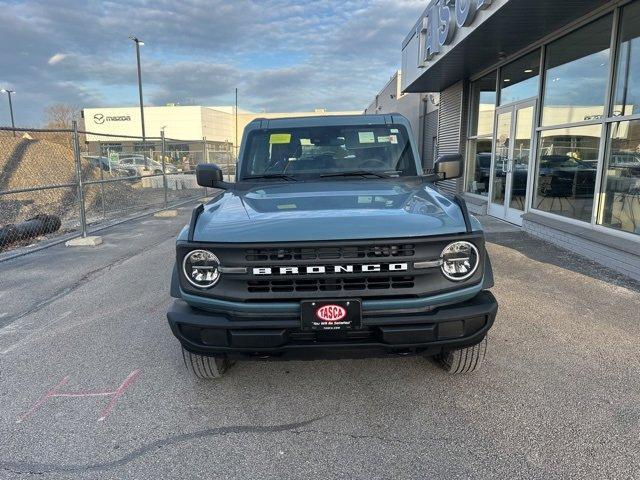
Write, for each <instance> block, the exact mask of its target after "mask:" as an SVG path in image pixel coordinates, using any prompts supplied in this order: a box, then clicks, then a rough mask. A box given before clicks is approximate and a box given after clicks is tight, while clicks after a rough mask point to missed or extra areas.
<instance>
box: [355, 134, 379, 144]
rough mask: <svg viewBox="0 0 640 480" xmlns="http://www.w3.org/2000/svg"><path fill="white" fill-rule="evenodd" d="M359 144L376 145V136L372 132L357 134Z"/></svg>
mask: <svg viewBox="0 0 640 480" xmlns="http://www.w3.org/2000/svg"><path fill="white" fill-rule="evenodd" d="M358 140H359V141H360V143H376V136H375V135H374V134H373V132H358Z"/></svg>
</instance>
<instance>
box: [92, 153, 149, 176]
mask: <svg viewBox="0 0 640 480" xmlns="http://www.w3.org/2000/svg"><path fill="white" fill-rule="evenodd" d="M84 158H85V159H86V160H87V161H88V162H89V164H91V165H92V166H94V167H97V168H100V169H102V170H103V171H105V172H109V173H111V174H112V175H116V176H119V177H137V176H139V175H138V171H137V169H136V168H133V167H131V166H126V165H122V164H121V163H120V162H119V161H118V160H115V159H113V158H109V157H104V156H99V155H85V156H84Z"/></svg>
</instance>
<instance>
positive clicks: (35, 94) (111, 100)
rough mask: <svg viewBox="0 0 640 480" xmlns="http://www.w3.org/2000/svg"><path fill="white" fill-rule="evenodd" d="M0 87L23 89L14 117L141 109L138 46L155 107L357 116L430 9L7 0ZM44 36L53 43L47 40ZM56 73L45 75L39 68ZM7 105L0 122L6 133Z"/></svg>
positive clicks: (324, 1) (388, 2)
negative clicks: (51, 109)
mask: <svg viewBox="0 0 640 480" xmlns="http://www.w3.org/2000/svg"><path fill="white" fill-rule="evenodd" d="M0 7H1V8H0V24H1V25H3V28H2V29H0V43H1V44H5V45H7V44H9V45H12V48H11V49H0V64H1V65H3V69H2V71H1V72H0V84H11V85H14V86H15V87H16V89H17V90H19V91H20V92H21V100H20V102H19V103H18V104H17V105H16V117H17V120H18V121H19V123H21V124H23V125H36V124H38V123H39V122H40V121H41V115H42V111H43V109H44V108H45V107H46V106H47V105H48V104H51V103H57V102H63V103H70V104H76V105H82V106H103V105H104V106H114V105H130V104H135V102H136V98H137V90H136V88H137V74H136V62H135V53H134V46H133V43H132V42H131V41H130V40H129V39H128V36H129V35H131V34H135V35H136V36H138V37H139V38H141V39H142V40H143V41H144V42H145V46H144V47H142V51H141V54H142V73H143V85H144V93H145V100H146V102H147V103H148V104H156V105H160V104H164V103H167V102H177V103H182V104H204V105H207V104H209V105H210V104H224V103H231V102H232V101H233V91H234V88H236V87H237V88H238V89H239V90H240V100H241V102H240V104H241V107H243V108H247V109H255V110H262V109H267V110H269V111H277V110H281V111H283V110H289V111H295V110H306V109H310V108H314V107H326V108H329V109H334V110H335V109H340V110H361V109H363V108H364V107H365V106H366V105H367V104H368V103H369V102H370V100H371V99H372V98H373V96H374V95H375V94H376V93H377V91H378V90H379V89H380V88H381V87H382V86H383V85H384V84H385V83H386V81H387V80H388V78H389V76H390V75H391V74H392V72H393V71H394V70H395V69H397V68H398V66H399V64H400V42H401V41H402V38H404V35H405V34H406V33H407V32H408V30H409V28H411V26H412V24H413V22H414V21H415V19H416V18H417V17H418V15H419V14H420V12H421V11H422V10H423V9H424V0H344V1H339V0H316V1H313V2H299V1H293V0H261V1H258V0H254V1H251V0H234V1H230V0H228V1H222V0H183V1H178V0H157V1H156V2H154V3H153V4H149V3H148V2H146V1H144V0H127V1H125V0H111V1H109V2H98V1H88V2H74V1H72V0H29V1H24V0H23V1H20V0H18V1H11V2H6V3H3V2H2V0H0ZM43 39H45V40H46V41H43ZM46 64H48V65H52V66H55V68H42V65H46ZM6 122H7V119H6V118H5V112H4V110H3V109H2V108H0V124H6Z"/></svg>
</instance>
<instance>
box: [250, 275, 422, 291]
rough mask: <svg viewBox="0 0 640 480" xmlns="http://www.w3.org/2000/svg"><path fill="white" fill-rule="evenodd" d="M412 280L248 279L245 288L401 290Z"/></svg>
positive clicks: (403, 278) (263, 289)
mask: <svg viewBox="0 0 640 480" xmlns="http://www.w3.org/2000/svg"><path fill="white" fill-rule="evenodd" d="M414 280H415V278H414V277H408V276H391V277H346V278H314V279H304V280H303V279H287V280H249V281H248V282H247V290H248V291H249V292H250V293H288V292H340V291H358V290H360V291H362V290H401V289H409V288H413V287H414Z"/></svg>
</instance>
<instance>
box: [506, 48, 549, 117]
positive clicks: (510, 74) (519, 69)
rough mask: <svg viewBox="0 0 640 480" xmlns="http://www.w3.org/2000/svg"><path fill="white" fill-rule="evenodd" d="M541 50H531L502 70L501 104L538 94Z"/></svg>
mask: <svg viewBox="0 0 640 480" xmlns="http://www.w3.org/2000/svg"><path fill="white" fill-rule="evenodd" d="M539 80H540V50H536V51H535V52H531V53H530V54H528V55H525V56H524V57H522V58H519V59H518V60H515V61H513V62H511V63H510V64H508V65H506V66H504V67H502V69H501V70H500V105H507V104H509V103H513V102H517V101H519V100H525V99H527V98H531V97H537V96H538V81H539Z"/></svg>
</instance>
